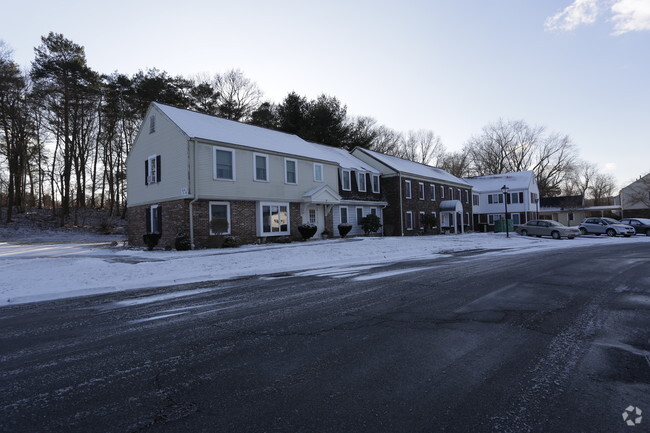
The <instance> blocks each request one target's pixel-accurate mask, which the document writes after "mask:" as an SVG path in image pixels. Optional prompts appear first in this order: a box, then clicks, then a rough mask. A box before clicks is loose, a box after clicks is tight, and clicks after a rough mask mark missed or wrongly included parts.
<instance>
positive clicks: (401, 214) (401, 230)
mask: <svg viewBox="0 0 650 433" xmlns="http://www.w3.org/2000/svg"><path fill="white" fill-rule="evenodd" d="M398 179H399V235H400V236H404V212H403V209H402V174H401V173H400V174H399V177H398Z"/></svg>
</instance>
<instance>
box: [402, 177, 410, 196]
mask: <svg viewBox="0 0 650 433" xmlns="http://www.w3.org/2000/svg"><path fill="white" fill-rule="evenodd" d="M404 188H405V189H406V194H405V196H406V198H411V181H410V180H405V181H404Z"/></svg>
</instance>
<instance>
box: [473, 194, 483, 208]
mask: <svg viewBox="0 0 650 433" xmlns="http://www.w3.org/2000/svg"><path fill="white" fill-rule="evenodd" d="M480 203H481V199H480V196H479V195H478V194H472V204H473V205H474V206H478V205H479V204H480Z"/></svg>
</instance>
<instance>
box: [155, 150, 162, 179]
mask: <svg viewBox="0 0 650 433" xmlns="http://www.w3.org/2000/svg"><path fill="white" fill-rule="evenodd" d="M161 171H162V170H161V169H160V155H156V182H160V173H161Z"/></svg>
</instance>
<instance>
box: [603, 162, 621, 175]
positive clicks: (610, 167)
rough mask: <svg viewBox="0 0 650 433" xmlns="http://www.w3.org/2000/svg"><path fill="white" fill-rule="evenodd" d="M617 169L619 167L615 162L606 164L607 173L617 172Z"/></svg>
mask: <svg viewBox="0 0 650 433" xmlns="http://www.w3.org/2000/svg"><path fill="white" fill-rule="evenodd" d="M617 168H618V166H617V165H616V163H615V162H608V163H607V164H605V171H606V172H607V173H611V172H613V171H615V170H616V169H617Z"/></svg>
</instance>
